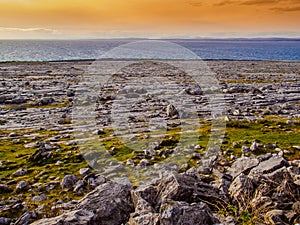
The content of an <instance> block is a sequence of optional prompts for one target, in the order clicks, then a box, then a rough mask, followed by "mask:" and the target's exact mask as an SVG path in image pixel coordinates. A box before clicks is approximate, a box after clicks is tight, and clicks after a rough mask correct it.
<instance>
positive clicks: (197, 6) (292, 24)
mask: <svg viewBox="0 0 300 225" xmlns="http://www.w3.org/2000/svg"><path fill="white" fill-rule="evenodd" d="M299 21H300V0H202V1H201V0H0V38H2V39H3V38H4V39H5V38H106V37H154V38H158V37H220V38H222V37H274V36H277V37H300V25H299V24H300V23H299Z"/></svg>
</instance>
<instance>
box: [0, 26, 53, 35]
mask: <svg viewBox="0 0 300 225" xmlns="http://www.w3.org/2000/svg"><path fill="white" fill-rule="evenodd" d="M0 31H16V32H42V33H52V34H55V33H57V30H54V29H48V28H36V27H35V28H16V27H0Z"/></svg>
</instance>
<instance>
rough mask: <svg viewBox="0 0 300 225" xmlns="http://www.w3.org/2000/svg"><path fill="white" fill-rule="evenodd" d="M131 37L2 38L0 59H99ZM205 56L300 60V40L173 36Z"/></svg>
mask: <svg viewBox="0 0 300 225" xmlns="http://www.w3.org/2000/svg"><path fill="white" fill-rule="evenodd" d="M128 42H130V41H128V40H76V41H74V40H63V41H48V40H47V41H44V40H39V41H34V40H29V41H28V40H26V41H25V40H24V41H23V40H18V41H16V40H0V62H6V61H57V60H84V59H97V58H99V56H100V55H101V54H103V53H104V52H106V51H108V50H110V49H112V48H114V47H117V46H119V45H121V44H125V43H128ZM172 42H175V43H177V44H179V45H181V46H183V47H186V48H188V49H189V50H191V51H193V52H195V53H196V54H197V55H198V56H199V57H200V58H202V59H218V60H220V59H227V60H284V61H300V40H222V41H221V40H172Z"/></svg>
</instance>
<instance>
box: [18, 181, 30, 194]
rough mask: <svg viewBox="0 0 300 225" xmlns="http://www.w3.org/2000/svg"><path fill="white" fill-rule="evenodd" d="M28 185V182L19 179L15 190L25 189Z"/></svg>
mask: <svg viewBox="0 0 300 225" xmlns="http://www.w3.org/2000/svg"><path fill="white" fill-rule="evenodd" d="M28 186H29V183H28V182H26V181H24V180H22V181H20V182H19V183H18V184H17V186H16V190H17V191H24V190H26V189H27V188H28Z"/></svg>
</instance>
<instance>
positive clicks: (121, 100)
mask: <svg viewBox="0 0 300 225" xmlns="http://www.w3.org/2000/svg"><path fill="white" fill-rule="evenodd" d="M191 63H193V62H191ZM114 64H115V62H111V61H107V62H105V66H107V67H106V68H111V67H112V65H114ZM181 64H183V62H151V61H142V62H135V63H129V64H128V63H125V64H124V65H126V66H124V67H122V69H121V70H117V71H113V70H111V71H110V70H104V74H102V75H103V77H101V79H100V80H99V77H98V78H97V79H96V80H95V79H94V78H95V74H93V72H92V70H91V68H94V67H95V66H93V65H94V63H93V62H89V61H81V62H80V61H78V62H48V63H1V64H0V114H1V117H0V193H1V199H0V225H1V224H30V223H33V224H112V225H116V224H296V223H299V222H300V221H299V216H300V211H299V209H300V196H299V190H300V183H299V177H300V162H299V159H300V154H299V149H300V146H299V145H300V143H299V140H300V135H299V134H300V132H299V130H300V113H299V108H300V79H299V76H300V63H298V62H252V61H239V62H237V61H207V62H205V65H207V66H208V67H207V68H210V70H209V72H207V68H206V67H205V68H206V70H205V72H204V74H203V79H202V80H201V81H202V82H203V83H200V84H199V82H198V83H197V82H195V80H194V79H193V78H194V77H193V76H191V74H190V73H189V71H184V70H178V69H177V68H176V65H181ZM101 65H102V64H101ZM112 71H113V72H112ZM212 74H214V77H212V76H211V75H212ZM106 77H107V78H106ZM149 77H151V79H150V78H149ZM86 81H89V82H90V83H88V84H87V86H84V85H86V83H85V82H86ZM83 84H84V85H83ZM95 86H96V87H98V86H99V87H98V88H96V89H93V88H94V87H95ZM95 90H96V91H95ZM174 93H175V94H174ZM76 110H77V111H76ZM91 112H93V113H91ZM90 115H92V121H93V123H92V126H91V125H88V126H86V124H85V122H90V121H91V120H90V117H89V116H90ZM214 121H221V122H218V123H217V124H215V123H214ZM82 122H83V123H82ZM197 124H200V125H199V126H195V125H197ZM225 125H226V129H225ZM83 130H88V131H89V132H90V133H91V134H92V136H90V135H89V136H88V137H87V136H85V135H83V137H82V134H83V133H84V132H83ZM215 130H219V131H220V132H219V133H218V132H215ZM221 131H224V133H222V132H221ZM214 132H215V133H214ZM212 139H213V141H214V142H213V144H210V143H212V141H211V140H212ZM95 140H96V141H95ZM87 146H88V147H87ZM208 153H210V154H208ZM168 160H169V161H168ZM170 161H171V164H170V165H169V164H167V163H165V162H168V163H169V162H170ZM206 162H208V163H206ZM162 165H163V166H162ZM165 165H168V166H169V168H166V167H164V166H165ZM153 168H154V169H153ZM154 170H155V172H154ZM141 174H142V175H141ZM140 175H141V176H140ZM145 177H146V178H145ZM34 221H36V222H34Z"/></svg>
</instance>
